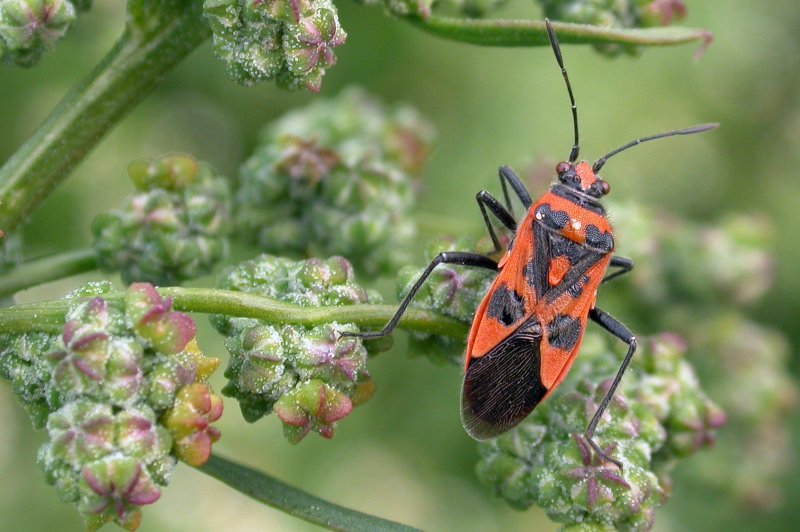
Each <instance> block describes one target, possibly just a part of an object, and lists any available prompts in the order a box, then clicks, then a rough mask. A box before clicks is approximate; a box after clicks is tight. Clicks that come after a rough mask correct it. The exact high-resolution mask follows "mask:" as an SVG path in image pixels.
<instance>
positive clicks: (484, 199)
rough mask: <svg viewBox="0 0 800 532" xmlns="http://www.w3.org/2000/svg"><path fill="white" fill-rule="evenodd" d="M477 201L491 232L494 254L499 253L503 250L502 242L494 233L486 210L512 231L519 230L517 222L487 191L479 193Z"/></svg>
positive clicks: (476, 197) (487, 227)
mask: <svg viewBox="0 0 800 532" xmlns="http://www.w3.org/2000/svg"><path fill="white" fill-rule="evenodd" d="M475 199H476V200H477V201H478V207H480V208H481V214H482V215H483V221H484V223H485V224H486V229H487V230H488V231H489V236H490V237H492V244H494V253H497V252H498V251H500V250H501V249H502V248H501V246H500V241H499V240H497V234H496V233H495V232H494V227H492V222H491V221H489V213H488V212H486V209H487V208H488V209H489V210H490V211H491V212H492V214H494V215H495V216H496V217H497V219H498V220H500V223H502V224H503V225H504V226H505V227H507V228H508V229H509V230H511V231H516V230H517V222H516V221H515V220H514V217H513V216H512V215H511V213H510V212H508V211H507V210H506V209H505V207H503V206H502V205H501V204H500V202H499V201H497V199H496V198H495V197H494V196H492V195H491V194H489V193H488V192H486V191H485V190H481V191H480V192H478V195H477V196H475Z"/></svg>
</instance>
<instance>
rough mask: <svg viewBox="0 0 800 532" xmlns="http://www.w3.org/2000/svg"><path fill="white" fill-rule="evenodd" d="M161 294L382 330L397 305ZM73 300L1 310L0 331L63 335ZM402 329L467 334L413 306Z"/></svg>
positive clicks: (241, 312)
mask: <svg viewBox="0 0 800 532" xmlns="http://www.w3.org/2000/svg"><path fill="white" fill-rule="evenodd" d="M158 292H159V294H161V295H162V296H163V297H169V298H171V299H172V302H173V306H174V308H175V309H176V310H181V311H185V312H204V313H210V314H224V315H226V316H232V317H240V318H257V319H259V320H264V321H267V322H270V323H291V324H297V325H310V326H313V325H322V324H325V323H331V322H339V323H355V324H357V325H359V326H362V327H365V328H369V329H378V328H380V327H382V326H383V325H385V324H386V322H388V321H389V319H390V318H391V317H392V316H393V315H394V312H395V311H396V310H397V307H396V306H394V305H351V306H342V307H301V306H298V305H292V304H289V303H283V302H280V301H276V300H274V299H270V298H267V297H263V296H258V295H253V294H247V293H244V292H233V291H230V290H219V289H215V288H178V287H176V288H159V289H158ZM124 295H125V294H124V293H123V292H116V293H109V294H103V296H102V297H103V298H104V299H107V300H120V299H122V298H123V297H124ZM69 303H70V302H69V300H66V299H59V300H55V301H46V302H43V303H32V304H28V305H17V306H14V307H9V308H2V309H0V334H3V333H16V334H18V333H24V332H33V331H40V332H49V333H59V332H60V331H61V328H62V327H63V325H64V315H65V314H66V312H67V308H68V306H69ZM399 327H400V328H402V329H406V330H409V331H416V332H421V333H428V334H440V335H445V336H452V337H455V338H464V337H465V336H466V334H467V326H466V325H465V324H463V323H461V322H459V321H456V320H454V319H452V318H449V317H446V316H442V315H441V314H437V313H435V312H431V311H426V310H419V309H409V310H408V311H407V312H406V313H405V315H404V316H403V319H402V320H400V324H399Z"/></svg>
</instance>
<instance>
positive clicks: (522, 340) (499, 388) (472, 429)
mask: <svg viewBox="0 0 800 532" xmlns="http://www.w3.org/2000/svg"><path fill="white" fill-rule="evenodd" d="M541 334H542V329H541V326H540V325H539V323H538V322H535V321H531V322H527V323H525V324H523V325H522V326H521V327H520V328H519V329H518V330H517V331H516V332H515V333H514V334H512V335H511V336H509V337H508V338H506V339H505V340H504V341H503V342H501V343H500V344H498V345H497V347H495V348H494V349H492V350H491V351H489V352H488V353H487V354H485V355H484V356H482V357H480V358H476V359H474V360H472V361H471V362H470V365H469V367H468V368H467V372H466V374H465V375H464V385H463V387H462V389H461V418H462V421H463V423H464V427H465V428H466V429H467V432H468V433H469V434H470V436H472V437H473V438H475V439H479V440H483V439H486V438H492V437H494V436H497V435H499V434H502V433H503V432H505V431H507V430H509V429H510V428H512V427H514V426H515V425H517V424H518V423H519V422H520V421H522V420H523V419H525V418H526V417H527V416H528V414H530V413H531V411H532V410H533V409H534V407H535V406H536V405H537V404H539V402H540V401H541V400H542V398H543V397H544V396H545V394H547V388H545V387H544V385H543V384H542V381H541V378H540V375H539V370H540V362H541V361H540V358H541V338H542V336H541Z"/></svg>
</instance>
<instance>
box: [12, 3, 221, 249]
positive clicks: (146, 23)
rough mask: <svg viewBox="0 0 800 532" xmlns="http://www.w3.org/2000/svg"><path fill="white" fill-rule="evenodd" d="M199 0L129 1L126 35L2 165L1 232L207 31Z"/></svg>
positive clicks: (63, 175)
mask: <svg viewBox="0 0 800 532" xmlns="http://www.w3.org/2000/svg"><path fill="white" fill-rule="evenodd" d="M201 7H202V1H200V0H191V1H180V0H169V1H164V2H156V1H154V0H139V1H133V0H132V1H131V2H129V10H128V24H127V26H126V30H125V33H124V34H123V35H122V37H121V38H120V39H119V41H117V43H116V44H115V45H114V47H113V48H112V49H111V51H110V52H109V53H108V54H107V55H106V56H105V58H104V59H103V60H102V61H101V62H100V64H99V65H98V66H97V67H96V68H95V69H94V71H93V72H92V73H91V74H89V76H88V77H87V78H86V79H84V81H83V82H81V83H80V84H79V85H78V86H77V87H75V88H74V89H73V90H71V91H70V92H69V93H68V94H67V95H66V96H65V97H64V98H63V99H62V100H61V102H60V103H59V104H58V105H57V106H56V108H55V109H54V110H53V112H52V113H51V114H50V116H48V117H47V119H45V121H44V122H43V123H42V125H41V126H39V128H38V129H37V130H36V132H35V133H34V134H33V136H31V138H30V139H28V141H27V142H26V143H25V144H23V145H22V147H20V148H19V149H18V150H17V152H16V153H14V155H12V156H11V158H10V159H9V160H8V161H6V163H5V165H3V167H2V168H0V234H2V232H6V233H9V232H11V231H12V230H14V229H15V228H16V227H17V226H18V225H19V224H20V223H21V222H22V221H24V220H25V218H26V217H27V216H28V215H29V214H30V212H31V211H32V210H33V209H34V208H35V207H36V206H37V205H38V204H39V203H40V202H41V201H42V200H43V199H44V198H46V197H47V195H48V194H50V192H52V190H53V189H54V188H55V187H56V186H57V185H58V184H59V183H61V181H63V180H64V179H65V178H66V177H67V175H68V174H69V173H70V171H71V170H72V169H73V168H75V166H76V165H77V164H78V163H80V162H81V161H82V160H83V159H84V157H86V155H87V154H88V153H89V151H91V149H92V148H94V147H95V146H96V145H97V143H98V142H99V141H100V140H101V139H102V138H103V136H104V135H105V134H106V133H108V132H109V131H110V130H111V128H112V127H114V125H116V123H117V122H119V120H120V119H121V118H122V117H123V116H124V115H125V113H126V112H127V111H129V110H130V109H131V108H133V107H134V106H135V105H136V104H137V103H139V102H140V101H141V100H142V99H143V98H144V96H145V95H146V94H147V93H148V92H149V91H150V90H151V89H152V88H153V87H154V86H155V85H156V84H157V83H158V82H159V81H161V79H163V77H164V74H165V73H166V72H167V71H169V70H170V69H171V68H172V67H173V66H175V64H177V63H178V62H179V61H180V60H181V59H183V58H184V57H186V56H187V55H188V54H189V52H191V51H192V50H194V49H195V48H196V47H197V46H198V45H200V44H201V43H202V42H203V41H204V40H205V39H206V38H207V37H208V36H209V35H210V29H209V28H208V25H207V24H206V22H205V20H204V19H203V16H202V10H201Z"/></svg>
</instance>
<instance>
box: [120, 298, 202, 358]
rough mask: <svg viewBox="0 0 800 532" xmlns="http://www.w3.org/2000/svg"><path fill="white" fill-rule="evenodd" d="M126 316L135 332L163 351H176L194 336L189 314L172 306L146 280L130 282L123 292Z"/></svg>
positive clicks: (192, 323)
mask: <svg viewBox="0 0 800 532" xmlns="http://www.w3.org/2000/svg"><path fill="white" fill-rule="evenodd" d="M125 306H126V311H127V313H128V317H129V319H130V320H131V323H132V325H133V330H134V331H135V332H136V334H137V335H138V336H139V337H141V338H142V339H144V340H145V341H147V342H149V343H150V344H151V345H152V346H153V348H154V349H155V350H156V351H159V352H161V353H164V354H172V353H179V352H180V351H182V350H183V349H184V348H185V347H186V344H187V343H189V341H190V340H192V339H193V338H194V337H195V334H196V327H195V324H194V321H193V320H192V318H190V317H189V316H187V315H186V314H183V313H181V312H175V311H173V310H171V309H172V300H171V299H169V298H166V299H162V298H161V296H160V295H159V294H158V292H156V289H155V287H153V285H151V284H149V283H134V284H132V285H131V286H130V287H129V288H128V292H127V294H126V295H125Z"/></svg>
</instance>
